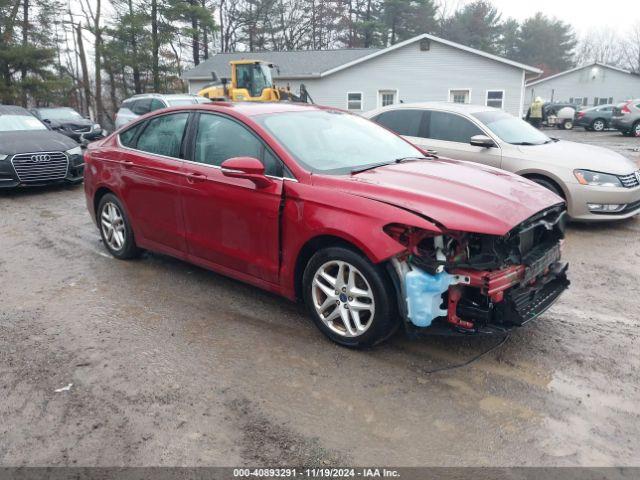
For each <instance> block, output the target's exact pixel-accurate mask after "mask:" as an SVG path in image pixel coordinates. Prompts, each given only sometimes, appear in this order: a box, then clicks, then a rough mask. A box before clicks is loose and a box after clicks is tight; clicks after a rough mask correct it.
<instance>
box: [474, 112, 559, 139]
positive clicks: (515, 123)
mask: <svg viewBox="0 0 640 480" xmlns="http://www.w3.org/2000/svg"><path fill="white" fill-rule="evenodd" d="M473 116H474V117H475V118H477V119H478V120H480V121H481V122H482V123H483V124H484V125H486V127H487V128H488V129H489V130H491V131H492V132H493V133H494V134H496V135H497V136H498V137H500V139H501V140H503V141H505V142H507V143H511V144H513V145H542V144H544V143H549V142H551V141H552V140H551V139H550V138H549V137H547V136H546V135H545V134H544V133H542V132H541V131H540V130H537V129H535V128H533V127H532V126H531V125H529V124H528V123H527V122H525V121H524V120H520V119H519V118H516V117H514V116H512V115H509V114H508V113H506V112H501V111H493V110H491V111H487V112H477V113H474V114H473Z"/></svg>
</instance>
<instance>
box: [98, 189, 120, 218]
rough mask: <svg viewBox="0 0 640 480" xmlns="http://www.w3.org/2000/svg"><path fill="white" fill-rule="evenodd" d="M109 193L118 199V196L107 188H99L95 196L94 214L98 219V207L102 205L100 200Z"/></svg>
mask: <svg viewBox="0 0 640 480" xmlns="http://www.w3.org/2000/svg"><path fill="white" fill-rule="evenodd" d="M108 193H110V194H112V195H115V196H116V197H117V196H118V195H117V194H116V193H115V192H114V191H113V190H111V189H110V188H108V187H105V186H101V187H99V188H98V189H96V192H95V193H94V194H93V213H94V214H95V216H96V218H98V205H100V200H102V197H104V196H105V195H106V194H108Z"/></svg>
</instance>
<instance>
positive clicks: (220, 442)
mask: <svg viewBox="0 0 640 480" xmlns="http://www.w3.org/2000/svg"><path fill="white" fill-rule="evenodd" d="M560 135H562V136H563V137H565V138H571V139H581V140H582V139H588V140H590V141H593V142H594V143H598V144H603V145H608V146H612V147H614V148H617V149H618V150H619V151H621V152H622V153H624V154H627V155H629V156H633V157H634V158H636V159H640V156H639V154H638V153H636V152H633V151H632V150H631V149H632V148H633V147H638V146H640V142H638V140H635V139H630V138H623V137H621V136H620V135H618V134H617V133H613V132H606V133H603V134H594V133H588V134H583V133H581V132H560V133H558V136H560ZM639 240H640V218H636V219H633V220H629V221H624V222H618V223H614V224H609V225H598V226H589V225H575V226H571V227H570V228H569V232H568V239H567V244H566V249H565V255H566V258H567V259H568V260H569V262H570V265H571V266H570V275H571V280H572V286H571V288H570V290H569V291H568V292H567V293H566V294H565V295H564V296H563V297H562V299H561V300H560V301H559V303H557V304H556V306H554V307H553V308H552V309H551V310H550V311H549V312H548V313H546V314H545V315H544V316H543V317H542V318H541V319H539V320H538V321H536V322H534V323H533V324H530V325H528V326H526V327H525V328H522V329H520V330H518V331H515V332H514V333H513V334H512V336H511V338H510V339H509V340H508V341H507V343H506V344H505V345H503V346H502V347H501V348H499V349H497V350H495V351H493V352H491V353H490V354H488V355H487V356H485V357H483V358H481V359H480V360H479V361H477V362H475V363H473V364H471V365H470V366H468V367H464V368H460V369H457V370H449V371H444V372H439V373H434V374H428V373H427V370H429V369H433V368H437V367H440V366H445V365H449V364H454V363H458V362H461V361H464V360H466V359H469V358H471V357H473V356H474V355H476V354H478V353H480V352H482V351H484V350H486V349H487V348H489V347H490V346H491V345H493V344H494V343H495V342H496V340H495V339H460V338H425V339H420V340H409V339H406V338H404V337H403V336H397V337H395V338H394V339H392V340H391V341H390V342H388V343H387V344H385V345H383V346H381V347H379V348H376V349H375V350H372V351H365V352H357V351H350V350H346V349H344V348H340V347H337V346H335V345H333V344H331V343H330V342H329V341H327V340H325V338H324V337H322V336H321V334H320V333H319V332H318V331H317V330H316V329H315V327H314V326H313V325H312V324H311V323H310V322H309V321H307V319H306V316H305V314H304V312H303V309H302V307H300V306H299V305H295V304H291V303H289V302H287V301H286V300H283V299H281V298H278V297H275V296H273V295H270V294H268V293H264V292H262V291H259V290H257V289H255V288H252V287H249V286H246V285H244V284H241V283H238V282H235V281H233V280H229V279H227V278H224V277H222V276H219V275H216V274H213V273H210V272H208V271H204V270H201V269H198V268H195V267H193V266H190V265H188V264H185V263H182V262H180V261H176V260H173V259H171V258H167V257H163V256H159V255H153V254H147V255H145V257H144V258H143V259H141V260H138V261H134V262H121V261H118V260H114V259H112V258H111V257H109V256H108V255H107V254H106V252H105V250H104V248H103V247H102V245H101V243H100V241H99V236H98V232H97V230H96V229H95V227H94V226H93V224H92V223H91V221H90V219H89V215H88V214H87V212H86V209H85V205H84V198H83V192H82V187H73V188H50V189H44V190H31V191H20V192H15V193H2V194H0V388H1V389H2V393H1V394H0V418H2V421H1V422H0V464H2V465H100V466H112V465H283V464H297V465H301V464H306V465H333V464H356V465H370V464H378V465H380V464H383V465H394V466H411V465H493V466H508V465H640V451H639V450H638V445H639V444H640V411H639V410H638V405H639V404H640V368H639V367H640V342H639V341H638V339H639V338H640V336H639V335H638V327H639V324H640V322H639V320H640V319H639V312H640V295H639V291H638V285H639V284H640V241H639ZM69 384H72V385H71V387H70V389H68V390H67V391H62V392H56V389H60V388H61V387H65V386H67V385H69Z"/></svg>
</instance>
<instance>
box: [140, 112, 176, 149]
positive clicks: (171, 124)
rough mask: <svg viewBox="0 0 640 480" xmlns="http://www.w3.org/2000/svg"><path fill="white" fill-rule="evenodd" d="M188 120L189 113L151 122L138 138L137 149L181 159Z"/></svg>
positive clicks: (154, 119)
mask: <svg viewBox="0 0 640 480" xmlns="http://www.w3.org/2000/svg"><path fill="white" fill-rule="evenodd" d="M188 118H189V114H188V113H174V114H171V115H162V116H161V117H156V118H153V119H151V120H149V121H148V122H147V126H146V127H145V129H144V130H143V131H142V133H141V134H140V137H139V138H138V142H137V145H136V148H137V149H138V150H142V151H143V152H149V153H154V154H156V155H164V156H165V157H173V158H180V147H181V146H182V138H183V137H184V130H185V126H186V125H187V119H188Z"/></svg>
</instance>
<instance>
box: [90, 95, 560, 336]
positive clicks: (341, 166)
mask: <svg viewBox="0 0 640 480" xmlns="http://www.w3.org/2000/svg"><path fill="white" fill-rule="evenodd" d="M85 160H86V168H85V192H86V198H87V206H88V208H89V211H90V212H91V215H92V216H93V218H94V220H95V221H96V224H97V226H98V228H99V230H100V233H101V235H102V239H103V242H104V244H105V247H106V248H107V250H108V251H109V252H110V253H111V254H112V255H113V256H115V257H117V258H120V259H128V258H132V257H135V256H136V255H138V254H139V253H140V252H141V250H142V249H147V250H151V251H155V252H160V253H163V254H168V255H172V256H175V257H177V258H180V259H183V260H185V261H187V262H191V263H194V264H197V265H200V266H202V267H204V268H208V269H211V270H214V271H216V272H219V273H222V274H225V275H228V276H230V277H234V278H236V279H238V280H241V281H244V282H248V283H251V284H253V285H255V286H257V287H260V288H264V289H266V290H269V291H271V292H275V293H277V294H280V295H283V296H285V297H287V298H289V299H291V300H296V299H300V300H303V301H304V302H305V303H306V305H307V307H308V310H309V314H310V316H311V318H312V319H313V321H314V322H315V324H316V325H317V326H318V328H319V329H320V330H321V331H322V332H323V333H324V334H325V335H327V336H328V337H329V338H331V339H332V340H334V341H336V342H338V343H340V344H342V345H347V346H353V347H358V346H369V345H373V344H375V343H378V342H380V341H382V340H384V339H386V338H388V337H389V336H390V335H391V334H392V333H393V332H394V331H396V330H397V329H398V328H400V327H402V328H404V329H406V330H407V331H409V332H424V333H459V334H465V335H469V334H483V333H495V332H502V331H506V330H508V329H510V328H512V327H516V326H521V325H523V324H525V323H526V322H528V321H530V320H532V319H533V318H535V317H537V316H538V315H540V314H541V313H542V312H544V311H545V310H546V309H547V308H548V307H549V306H550V305H552V304H553V303H554V302H555V300H557V298H558V297H559V296H560V294H561V293H562V292H563V291H564V290H565V289H566V288H567V286H568V284H569V281H568V280H567V276H566V271H567V266H566V265H565V264H563V263H562V262H561V260H560V255H561V247H562V241H563V240H562V239H563V236H564V225H565V205H564V203H563V201H562V199H561V198H559V197H557V196H556V195H555V194H553V193H551V192H550V191H548V190H547V189H545V188H542V187H540V186H538V185H536V184H535V183H533V182H531V181H529V180H526V179H524V178H522V177H519V176H516V175H512V174H510V173H508V172H504V171H501V170H498V169H494V168H490V167H484V166H479V165H477V164H470V163H466V162H461V161H455V160H449V159H443V158H437V157H436V156H433V155H431V154H429V153H427V152H423V151H421V150H418V149H417V148H416V147H414V146H412V145H411V144H410V143H408V142H407V141H405V140H403V139H402V138H400V137H398V136H397V135H395V134H394V133H392V132H390V131H388V130H386V129H384V128H383V127H381V126H378V125H376V124H374V123H372V122H370V121H368V120H365V119H363V118H360V117H358V116H355V115H352V114H349V113H346V112H342V111H339V110H334V109H328V108H322V107H317V106H308V105H295V104H284V103H282V104H255V103H252V104H248V103H244V104H243V103H239V104H228V103H214V104H208V105H193V106H185V107H181V108H173V109H166V110H161V111H157V112H154V113H153V114H151V115H147V116H146V117H142V118H140V119H139V120H138V121H136V122H135V123H132V124H130V125H127V126H126V127H125V128H124V129H122V130H120V131H118V132H115V133H114V134H112V135H111V136H109V137H107V138H106V139H104V140H102V141H100V142H97V143H93V144H91V145H90V146H89V149H88V151H87V153H86V155H85Z"/></svg>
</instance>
